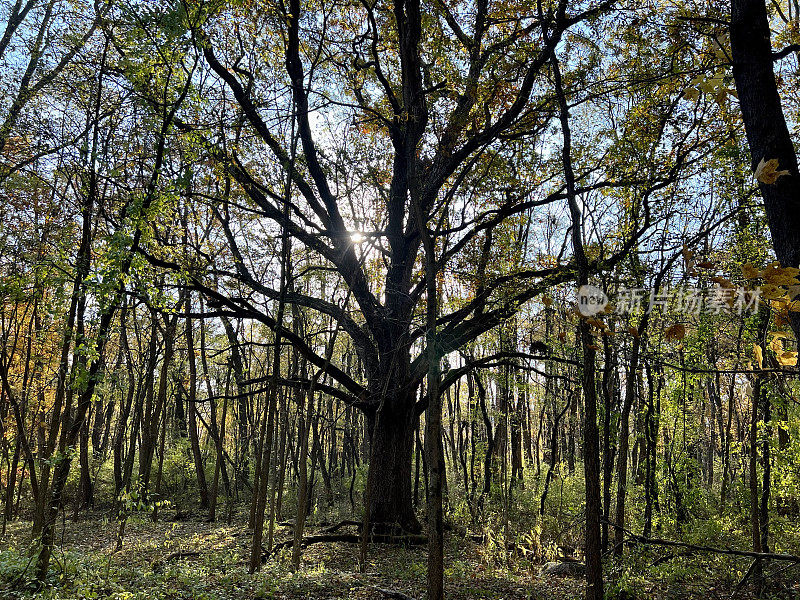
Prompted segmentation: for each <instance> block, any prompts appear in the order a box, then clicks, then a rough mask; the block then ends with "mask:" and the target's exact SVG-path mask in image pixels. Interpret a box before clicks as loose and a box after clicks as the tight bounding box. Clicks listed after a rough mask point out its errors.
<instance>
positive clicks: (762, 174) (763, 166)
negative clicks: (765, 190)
mask: <svg viewBox="0 0 800 600" xmlns="http://www.w3.org/2000/svg"><path fill="white" fill-rule="evenodd" d="M788 174H789V171H778V159H777V158H771V159H769V160H768V161H766V162H765V161H764V159H763V158H762V159H761V161H760V162H759V163H758V166H757V167H756V173H755V175H756V179H758V180H759V181H760V182H761V183H766V184H767V185H772V184H773V183H775V182H776V181H777V180H778V177H781V176H783V175H788Z"/></svg>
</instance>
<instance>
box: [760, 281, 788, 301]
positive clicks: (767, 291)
mask: <svg viewBox="0 0 800 600" xmlns="http://www.w3.org/2000/svg"><path fill="white" fill-rule="evenodd" d="M761 297H762V298H766V299H767V300H778V299H779V298H783V288H779V287H778V286H777V285H774V284H772V283H768V284H766V285H762V286H761Z"/></svg>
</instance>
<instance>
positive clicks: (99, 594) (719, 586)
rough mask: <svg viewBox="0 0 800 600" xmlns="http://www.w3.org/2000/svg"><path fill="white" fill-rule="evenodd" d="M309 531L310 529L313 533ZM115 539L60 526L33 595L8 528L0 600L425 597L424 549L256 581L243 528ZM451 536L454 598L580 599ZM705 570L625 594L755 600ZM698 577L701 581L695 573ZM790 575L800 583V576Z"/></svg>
mask: <svg viewBox="0 0 800 600" xmlns="http://www.w3.org/2000/svg"><path fill="white" fill-rule="evenodd" d="M165 516H166V517H167V518H168V517H169V515H165ZM313 532H314V530H313V529H311V530H310V531H309V532H308V533H313ZM116 534H117V524H116V523H115V522H113V521H111V522H109V521H108V519H107V518H104V517H103V516H102V515H100V514H99V513H97V514H88V515H82V517H81V519H80V520H79V521H77V522H75V521H72V520H70V519H66V520H65V521H64V522H62V523H60V528H59V536H58V541H57V543H58V549H57V551H56V552H55V554H54V561H53V562H54V565H53V569H52V570H51V577H50V579H49V581H48V582H47V586H46V587H45V588H44V589H42V590H39V591H37V592H35V591H34V590H33V587H32V584H30V582H29V577H30V574H31V572H32V570H33V569H32V564H31V563H32V561H31V560H30V559H29V558H28V553H27V552H26V551H25V549H26V547H27V544H28V542H29V539H30V523H29V522H24V521H18V522H14V523H10V524H9V525H8V530H7V534H6V536H5V537H4V538H2V539H0V598H3V599H4V600H5V599H9V600H11V599H13V598H23V597H25V598H30V597H31V596H33V597H36V598H37V599H38V598H43V599H47V598H53V599H55V598H65V599H66V598H69V599H72V598H74V599H79V598H80V599H83V598H86V599H89V598H113V599H115V600H139V599H142V600H144V599H148V600H150V599H159V600H160V599H170V600H171V599H187V600H189V599H194V600H223V599H228V598H230V599H234V598H235V599H259V598H264V599H267V598H274V599H286V600H294V599H300V598H303V599H320V600H321V599H326V598H353V599H358V600H378V599H385V598H387V597H389V596H387V595H386V594H385V593H384V592H382V591H381V589H383V590H393V591H398V592H401V593H403V594H406V595H408V596H410V597H412V598H423V597H424V590H425V570H426V554H425V547H424V546H423V547H408V548H403V547H397V546H387V545H372V546H371V547H370V551H369V566H368V568H367V569H366V572H365V573H360V572H359V569H358V546H357V545H355V544H344V543H321V544H314V545H311V546H309V547H308V548H306V549H305V550H304V552H303V563H302V567H301V569H300V570H299V571H298V572H297V573H292V572H291V571H290V570H289V563H290V557H289V552H290V551H289V550H287V551H285V552H286V553H285V554H283V555H278V556H275V557H273V558H272V559H270V560H269V561H267V562H266V563H265V564H264V566H263V568H262V570H261V571H260V572H259V573H257V574H255V575H250V574H248V572H247V557H248V555H249V544H250V535H249V532H248V531H247V530H246V529H245V528H244V527H243V526H241V525H239V526H237V525H225V524H223V523H207V522H203V521H199V520H198V521H194V520H190V521H182V522H169V521H158V522H155V523H153V522H152V521H150V520H145V519H143V518H133V519H130V520H129V521H128V523H127V526H126V532H125V541H124V545H123V548H122V550H120V551H119V552H112V550H113V549H114V546H115V542H116ZM289 534H290V530H289V528H288V527H281V529H280V530H279V531H278V533H277V535H276V540H279V541H280V540H284V539H288V537H289ZM448 537H449V539H448V544H447V550H446V582H447V583H446V592H447V597H448V598H453V599H473V598H494V599H498V600H500V599H502V600H523V599H524V600H529V599H530V600H551V599H553V600H555V599H559V600H569V599H571V598H582V597H583V593H584V584H583V581H582V580H580V579H574V578H559V577H552V576H547V577H544V576H541V575H540V574H539V573H540V565H537V564H534V563H531V562H528V561H525V560H516V561H515V562H514V564H512V565H511V567H510V568H509V566H508V565H507V564H504V565H500V564H498V561H497V560H496V559H493V558H492V557H490V556H488V553H487V551H486V548H484V547H483V546H481V545H480V544H477V543H474V542H472V541H470V540H469V539H464V538H461V537H460V536H457V535H455V534H453V535H451V536H448ZM703 571H705V572H704V573H701V574H700V576H699V577H698V576H692V577H690V578H688V579H684V580H682V579H681V578H678V579H677V580H674V581H673V582H672V583H671V584H669V585H665V584H664V582H663V581H654V580H648V579H646V578H641V577H639V578H637V581H636V583H635V585H634V586H633V587H634V588H637V589H634V590H632V591H633V594H629V595H621V596H619V597H625V598H632V597H636V598H659V599H672V598H675V599H677V598H703V599H705V600H711V599H715V598H725V599H726V600H728V599H731V598H748V597H751V596H750V594H749V592H748V590H747V589H746V588H745V589H744V590H741V591H739V592H737V591H736V590H735V589H734V586H731V585H730V582H731V581H733V580H732V579H730V578H729V577H727V575H729V574H723V573H719V572H715V570H714V569H712V568H706V569H704V570H703ZM692 574H693V575H696V574H697V571H696V569H693V570H692ZM723 575H725V576H723ZM794 576H795V577H797V570H795V571H794ZM681 580H682V581H683V584H681ZM726 582H728V583H726ZM26 583H27V585H26ZM378 588H380V589H378ZM628 589H629V590H630V586H629V587H628ZM781 589H782V592H781V593H779V594H777V595H774V596H773V597H781V598H800V585H793V584H792V583H791V580H787V581H784V582H783V584H782V585H781ZM614 595H616V594H614Z"/></svg>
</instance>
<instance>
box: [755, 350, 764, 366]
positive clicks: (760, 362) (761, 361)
mask: <svg viewBox="0 0 800 600" xmlns="http://www.w3.org/2000/svg"><path fill="white" fill-rule="evenodd" d="M753 354H754V355H755V357H756V362H757V363H758V368H759V369H763V368H764V351H763V350H762V349H761V346H759V345H758V344H753Z"/></svg>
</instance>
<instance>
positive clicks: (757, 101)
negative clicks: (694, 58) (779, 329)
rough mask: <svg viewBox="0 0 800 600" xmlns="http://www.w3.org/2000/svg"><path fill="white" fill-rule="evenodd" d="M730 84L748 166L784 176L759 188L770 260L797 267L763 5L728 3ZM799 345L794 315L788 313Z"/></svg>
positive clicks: (797, 216)
mask: <svg viewBox="0 0 800 600" xmlns="http://www.w3.org/2000/svg"><path fill="white" fill-rule="evenodd" d="M730 35H731V52H732V59H733V78H734V81H735V83H736V91H737V95H738V97H739V106H740V107H741V111H742V120H743V121H744V129H745V133H746V134H747V143H748V145H749V147H750V158H751V161H752V162H751V166H752V168H753V170H755V168H756V166H757V165H758V164H759V162H760V161H762V160H764V161H769V160H771V159H777V161H778V170H788V171H789V175H787V176H783V177H779V178H778V179H777V181H775V183H772V184H767V183H763V182H760V183H759V188H760V190H761V195H762V197H763V198H764V209H765V211H766V213H767V220H768V221H769V228H770V232H771V233H772V244H773V246H774V248H775V256H776V257H777V258H778V261H780V263H781V265H783V266H784V267H797V266H798V265H800V177H798V171H797V155H796V154H795V150H794V144H793V142H792V138H791V136H790V134H789V129H788V127H787V125H786V119H785V117H784V114H783V108H782V106H781V98H780V95H779V93H778V87H777V84H776V82H775V73H774V70H773V55H772V43H771V40H770V28H769V18H768V16H767V7H766V2H765V0H731V25H730ZM789 314H790V318H791V323H792V328H793V329H794V332H795V337H796V338H797V339H800V313H796V312H790V313H789Z"/></svg>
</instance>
